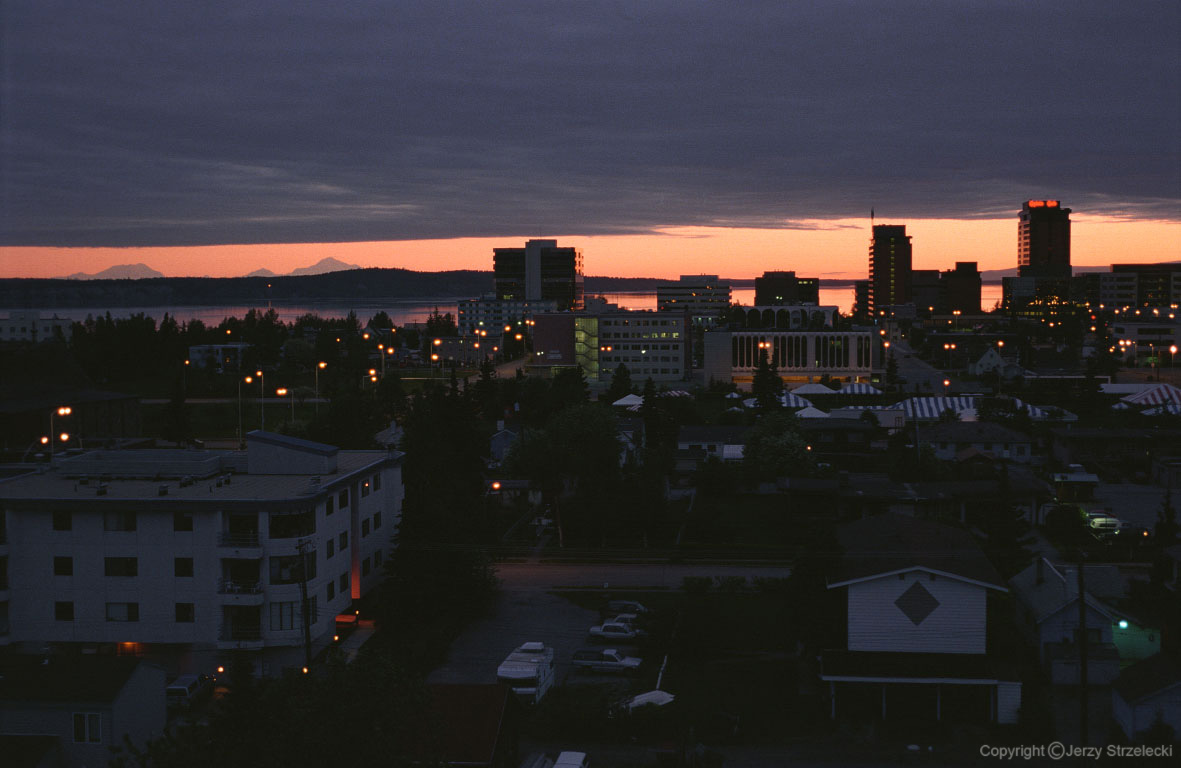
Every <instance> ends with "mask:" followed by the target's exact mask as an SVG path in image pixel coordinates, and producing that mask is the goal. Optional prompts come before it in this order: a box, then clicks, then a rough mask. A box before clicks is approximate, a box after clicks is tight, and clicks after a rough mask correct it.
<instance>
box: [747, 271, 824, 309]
mask: <svg viewBox="0 0 1181 768" xmlns="http://www.w3.org/2000/svg"><path fill="white" fill-rule="evenodd" d="M819 303H820V279H819V278H816V277H796V273H795V272H764V273H763V276H762V277H756V278H755V305H756V306H760V307H766V306H776V305H780V304H819Z"/></svg>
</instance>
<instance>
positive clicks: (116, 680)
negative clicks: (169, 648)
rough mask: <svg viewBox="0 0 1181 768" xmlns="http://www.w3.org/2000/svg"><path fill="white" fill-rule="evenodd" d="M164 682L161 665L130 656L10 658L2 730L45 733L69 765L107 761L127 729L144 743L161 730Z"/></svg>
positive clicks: (1, 703) (0, 690)
mask: <svg viewBox="0 0 1181 768" xmlns="http://www.w3.org/2000/svg"><path fill="white" fill-rule="evenodd" d="M164 681H165V677H164V670H162V669H160V668H159V667H156V666H154V665H152V664H148V663H146V662H143V661H141V660H139V659H136V658H134V657H127V656H95V655H77V656H48V657H39V656H16V657H8V658H6V659H5V660H4V661H3V662H0V735H3V736H34V735H35V736H49V737H51V738H53V739H55V740H56V741H57V743H58V744H59V745H60V747H61V752H62V753H64V754H65V755H66V756H67V757H68V758H69V764H71V765H78V766H105V765H107V764H108V763H109V762H110V760H111V748H112V747H121V746H122V745H123V739H124V737H125V736H126V737H127V738H129V739H130V740H131V741H132V743H134V744H135V745H136V746H140V747H142V746H143V745H144V744H145V743H146V742H147V741H148V740H149V739H153V738H156V737H159V736H162V735H163V734H164V726H165V722H166V719H167V716H166V713H165V703H164ZM10 757H12V756H11V755H6V756H5V758H10Z"/></svg>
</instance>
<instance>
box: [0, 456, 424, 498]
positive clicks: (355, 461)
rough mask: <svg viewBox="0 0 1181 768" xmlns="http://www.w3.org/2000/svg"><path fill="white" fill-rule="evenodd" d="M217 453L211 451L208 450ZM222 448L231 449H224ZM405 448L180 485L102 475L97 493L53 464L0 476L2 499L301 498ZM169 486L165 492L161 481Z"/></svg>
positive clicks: (93, 480)
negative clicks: (328, 467) (317, 467)
mask: <svg viewBox="0 0 1181 768" xmlns="http://www.w3.org/2000/svg"><path fill="white" fill-rule="evenodd" d="M208 453H215V452H208ZM225 453H226V454H229V453H235V452H231V451H226V452H225ZM404 455H405V454H403V453H401V452H392V453H391V452H387V451H340V453H338V454H337V468H336V472H334V473H331V474H322V473H308V474H302V475H261V474H248V473H232V474H230V475H229V479H230V482H229V483H223V484H222V485H220V486H219V485H218V484H217V478H216V477H210V478H206V479H202V480H196V481H194V482H193V483H192V484H191V485H188V486H185V487H181V485H180V481H178V480H176V479H172V480H155V479H111V480H109V481H106V493H105V494H103V495H102V496H99V495H98V484H99V480H98V477H96V476H93V475H92V476H90V478H89V481H88V483H87V484H86V485H83V484H82V483H81V482H79V480H78V478H76V477H71V476H67V475H66V474H64V473H63V472H61V471H60V470H58V469H57V468H54V469H52V470H49V471H45V472H34V473H31V474H25V475H20V476H18V477H13V478H11V479H9V480H6V481H0V499H9V500H29V501H79V502H89V503H101V502H112V501H145V502H146V501H150V502H157V503H161V504H174V503H179V502H192V503H217V504H225V503H229V502H259V501H282V500H302V499H308V498H312V497H314V496H315V495H317V494H318V493H321V492H323V491H325V490H327V489H328V488H330V487H332V486H334V485H336V484H337V483H338V482H340V481H343V480H345V479H346V478H348V477H350V476H352V475H354V474H356V473H358V472H361V471H363V470H365V469H366V468H368V467H373V466H376V465H378V464H380V463H382V462H385V461H387V460H390V459H395V460H400V459H401V458H402V457H403V456H404ZM315 477H318V478H319V479H320V490H319V491H317V492H316V493H308V492H307V491H308V489H309V487H310V485H309V481H310V480H311V479H312V478H315ZM161 486H167V488H168V492H167V494H166V495H164V496H161V495H160V487H161Z"/></svg>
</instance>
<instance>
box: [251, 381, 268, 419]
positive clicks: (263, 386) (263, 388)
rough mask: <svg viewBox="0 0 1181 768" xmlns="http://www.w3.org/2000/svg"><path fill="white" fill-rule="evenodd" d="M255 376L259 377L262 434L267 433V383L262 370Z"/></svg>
mask: <svg viewBox="0 0 1181 768" xmlns="http://www.w3.org/2000/svg"><path fill="white" fill-rule="evenodd" d="M254 375H255V376H257V377H258V411H259V417H258V421H259V424H258V429H259V431H260V432H266V431H267V383H266V381H264V380H263V376H262V370H261V369H260V370H257V371H255V372H254Z"/></svg>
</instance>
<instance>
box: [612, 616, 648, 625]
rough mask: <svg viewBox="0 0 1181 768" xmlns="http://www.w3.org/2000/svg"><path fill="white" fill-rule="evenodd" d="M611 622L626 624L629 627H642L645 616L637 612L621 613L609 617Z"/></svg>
mask: <svg viewBox="0 0 1181 768" xmlns="http://www.w3.org/2000/svg"><path fill="white" fill-rule="evenodd" d="M607 623H609V624H626V625H628V626H629V627H640V626H642V625H643V618H642V617H641V616H640V615H639V614H637V613H621V614H619V615H618V616H613V617H612V618H610V619H607Z"/></svg>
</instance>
